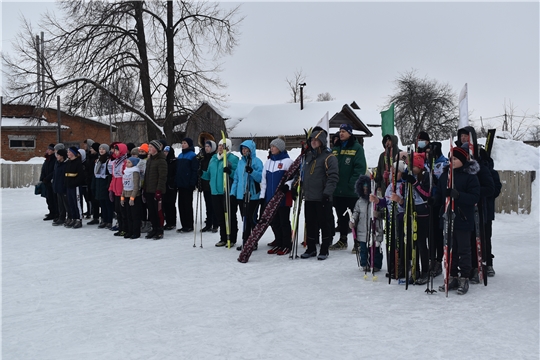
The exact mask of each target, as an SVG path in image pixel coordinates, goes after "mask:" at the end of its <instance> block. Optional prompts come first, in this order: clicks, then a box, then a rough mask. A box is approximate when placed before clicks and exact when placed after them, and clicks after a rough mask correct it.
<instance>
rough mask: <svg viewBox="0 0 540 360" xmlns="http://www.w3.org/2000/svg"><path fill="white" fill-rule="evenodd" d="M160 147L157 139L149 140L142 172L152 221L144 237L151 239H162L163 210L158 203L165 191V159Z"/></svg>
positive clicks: (161, 145)
mask: <svg viewBox="0 0 540 360" xmlns="http://www.w3.org/2000/svg"><path fill="white" fill-rule="evenodd" d="M162 147H163V144H162V143H161V142H160V141H159V140H152V141H150V144H148V155H149V156H148V160H147V161H146V171H145V172H144V183H143V189H144V197H145V199H146V206H147V207H148V219H149V220H150V222H151V223H152V230H151V231H149V232H148V234H146V236H145V238H146V239H153V240H159V239H163V211H162V209H161V205H160V204H161V201H162V199H163V195H164V194H165V193H166V192H167V185H166V184H167V161H166V160H165V154H163V152H162V151H161V149H162Z"/></svg>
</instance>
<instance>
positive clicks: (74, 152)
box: [68, 146, 81, 156]
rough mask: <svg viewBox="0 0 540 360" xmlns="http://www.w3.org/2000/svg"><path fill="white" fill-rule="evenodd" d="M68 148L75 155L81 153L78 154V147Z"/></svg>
mask: <svg viewBox="0 0 540 360" xmlns="http://www.w3.org/2000/svg"><path fill="white" fill-rule="evenodd" d="M68 150H69V151H71V152H72V153H73V155H75V156H79V155H81V154H79V149H77V148H76V147H75V146H72V147H70V148H69V149H68Z"/></svg>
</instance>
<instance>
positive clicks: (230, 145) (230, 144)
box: [218, 139, 232, 151]
mask: <svg viewBox="0 0 540 360" xmlns="http://www.w3.org/2000/svg"><path fill="white" fill-rule="evenodd" d="M218 145H223V139H221V140H219V143H218ZM231 147H232V141H231V140H230V139H225V149H226V150H227V151H231Z"/></svg>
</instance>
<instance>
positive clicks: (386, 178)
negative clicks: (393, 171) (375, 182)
mask: <svg viewBox="0 0 540 360" xmlns="http://www.w3.org/2000/svg"><path fill="white" fill-rule="evenodd" d="M382 177H383V179H384V180H388V178H389V177H390V172H389V171H386V170H385V171H384V173H383V175H382Z"/></svg>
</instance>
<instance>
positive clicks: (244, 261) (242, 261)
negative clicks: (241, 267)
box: [236, 258, 247, 264]
mask: <svg viewBox="0 0 540 360" xmlns="http://www.w3.org/2000/svg"><path fill="white" fill-rule="evenodd" d="M236 260H238V262H239V263H242V264H245V263H247V260H244V259H241V258H238V259H236Z"/></svg>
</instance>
